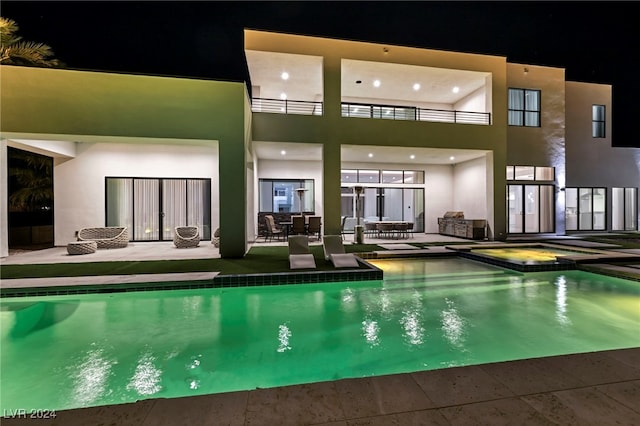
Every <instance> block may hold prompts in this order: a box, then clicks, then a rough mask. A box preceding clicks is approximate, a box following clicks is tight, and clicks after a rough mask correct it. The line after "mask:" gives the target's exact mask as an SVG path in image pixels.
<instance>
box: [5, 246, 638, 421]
mask: <svg viewBox="0 0 640 426" xmlns="http://www.w3.org/2000/svg"><path fill="white" fill-rule="evenodd" d="M454 240H455V239H449V240H447V241H443V242H445V243H446V242H451V241H454ZM367 242H369V241H367ZM406 242H407V241H398V243H406ZM408 242H409V243H413V242H416V241H408ZM487 244H491V243H487ZM132 246H133V244H132ZM136 246H137V247H130V248H133V249H134V250H135V253H136V256H133V258H136V260H152V259H157V258H162V259H167V253H171V256H172V257H171V258H175V256H187V257H185V258H194V257H193V256H194V255H196V256H198V257H199V256H202V257H201V258H215V257H217V256H219V255H218V253H217V249H214V248H213V247H212V246H209V245H207V246H203V247H202V248H203V249H202V250H198V251H194V250H176V249H175V248H173V247H172V246H169V245H167V244H165V245H164V247H154V249H153V250H150V247H151V246H150V245H147V244H142V245H136ZM419 250H420V251H421V252H431V253H432V254H436V252H437V253H438V254H442V252H445V250H447V249H445V248H444V247H429V248H426V249H419ZM389 251H392V250H389ZM411 251H413V249H406V248H405V249H404V250H402V249H401V250H398V251H397V252H395V253H396V255H398V256H400V255H403V254H405V255H406V254H408V253H407V252H411ZM403 252H404V253H403ZM65 253H66V251H65V249H64V248H54V249H50V251H49V252H47V253H45V252H44V251H40V252H39V253H25V254H20V255H16V256H10V257H9V258H4V259H2V261H1V262H0V265H5V264H25V263H26V264H28V263H43V262H44V263H48V262H64V261H68V259H71V258H73V261H77V262H82V261H109V260H117V259H115V258H116V257H121V256H124V255H125V254H126V258H127V259H132V256H131V253H132V251H131V250H130V251H128V253H125V251H118V250H108V251H102V252H101V253H97V254H96V256H107V257H108V259H101V260H98V258H97V257H93V256H94V255H87V256H66V255H65ZM387 253H388V252H387ZM445 253H446V252H445ZM90 257H92V258H91V259H90ZM61 259H64V260H61ZM598 266H600V265H598ZM604 266H607V265H604ZM630 269H632V268H630ZM636 269H637V268H636ZM93 278H95V277H93ZM156 278H158V279H166V278H171V279H176V278H177V277H175V276H172V277H163V276H160V274H158V276H157V277H156ZM180 278H181V279H191V278H193V279H202V278H203V276H195V275H194V276H189V275H188V274H186V275H185V274H181V277H180ZM205 278H206V277H205ZM76 279H77V280H82V279H83V277H78V278H76ZM84 279H86V278H84ZM103 279H105V280H109V279H113V276H112V277H111V278H109V277H107V278H103ZM118 279H120V278H118ZM127 279H129V280H132V281H135V280H136V278H135V277H131V276H129V277H128V278H127ZM144 279H145V280H148V277H144ZM40 284H41V282H39V281H31V282H24V285H27V286H36V285H40ZM51 284H53V282H51ZM65 284H69V279H66V281H65ZM3 414H4V415H5V416H6V415H7V413H3ZM14 417H15V416H14ZM18 417H20V416H18ZM0 423H2V425H14V424H17V425H25V424H27V425H28V424H34V425H65V426H66V425H71V426H74V425H83V426H84V425H99V424H112V425H178V424H179V425H185V426H186V425H203V424H211V425H269V426H271V425H333V426H347V425H349V426H356V425H411V424H415V425H419V424H429V425H492V426H493V425H501V424H504V425H514V424H518V425H553V424H562V425H610V424H611V425H612V424H622V425H637V424H640V331H639V335H638V347H636V348H629V349H619V350H612V351H603V352H592V353H585V354H574V355H561V356H555V357H546V358H537V359H530V360H518V361H509V362H500V363H491V364H483V365H477V366H468V367H455V368H447V369H442V370H432V371H423V372H414V373H406V374H396V375H388V376H378V377H368V378H359V379H343V380H337V381H330V382H321V383H311V384H304V385H295V386H285V387H278V388H271V389H256V390H250V391H240V392H230V393H222V394H214V395H203V396H193V397H184V398H174V399H150V400H144V401H138V402H136V403H129V404H121V405H110V406H100V407H91V408H83V409H73V410H63V411H58V412H57V413H56V417H55V418H53V419H48V420H43V419H24V418H2V419H1V421H0Z"/></svg>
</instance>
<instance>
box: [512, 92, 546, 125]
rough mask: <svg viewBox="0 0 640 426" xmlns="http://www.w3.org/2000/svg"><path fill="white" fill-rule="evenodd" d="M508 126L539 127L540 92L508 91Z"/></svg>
mask: <svg viewBox="0 0 640 426" xmlns="http://www.w3.org/2000/svg"><path fill="white" fill-rule="evenodd" d="M509 125H510V126H525V127H540V91H539V90H529V89H509Z"/></svg>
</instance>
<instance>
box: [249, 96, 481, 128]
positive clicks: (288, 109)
mask: <svg viewBox="0 0 640 426" xmlns="http://www.w3.org/2000/svg"><path fill="white" fill-rule="evenodd" d="M251 111H252V112H268V113H274V114H297V115H322V114H323V103H322V102H319V101H299V100H288V99H268V98H253V99H252V105H251ZM341 115H342V117H354V118H378V119H383V120H408V121H429V122H440V123H458V124H479V125H489V124H491V114H490V113H486V112H473V111H456V110H444V109H431V108H418V107H414V106H397V105H377V104H365V103H353V102H350V103H346V102H343V103H342V105H341Z"/></svg>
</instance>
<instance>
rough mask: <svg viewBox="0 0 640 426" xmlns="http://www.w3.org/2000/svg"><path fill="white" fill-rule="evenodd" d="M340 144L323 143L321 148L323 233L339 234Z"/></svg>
mask: <svg viewBox="0 0 640 426" xmlns="http://www.w3.org/2000/svg"><path fill="white" fill-rule="evenodd" d="M340 163H341V159H340V144H339V143H331V142H328V143H325V144H324V145H323V150H322V173H323V194H322V195H323V196H322V205H323V208H324V213H323V225H322V226H323V228H324V233H325V235H340V231H341V229H340V226H341V223H340V211H341V203H340V198H341V197H340Z"/></svg>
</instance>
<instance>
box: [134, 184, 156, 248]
mask: <svg viewBox="0 0 640 426" xmlns="http://www.w3.org/2000/svg"><path fill="white" fill-rule="evenodd" d="M133 235H134V240H138V241H158V240H160V180H159V179H134V180H133Z"/></svg>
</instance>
